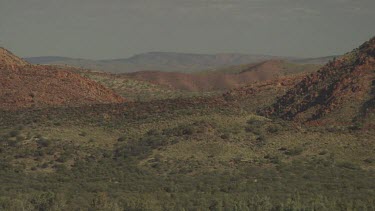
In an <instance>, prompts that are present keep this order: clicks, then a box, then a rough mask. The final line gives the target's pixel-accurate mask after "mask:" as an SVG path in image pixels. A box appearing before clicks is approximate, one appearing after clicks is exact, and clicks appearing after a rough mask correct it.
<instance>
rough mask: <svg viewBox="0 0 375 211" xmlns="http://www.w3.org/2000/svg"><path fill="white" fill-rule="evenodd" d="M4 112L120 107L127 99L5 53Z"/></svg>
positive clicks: (0, 104) (0, 105)
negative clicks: (36, 109)
mask: <svg viewBox="0 0 375 211" xmlns="http://www.w3.org/2000/svg"><path fill="white" fill-rule="evenodd" d="M0 61H1V63H0V109H5V110H9V109H19V108H26V107H43V106H65V105H67V106H74V105H82V104H102V103H119V102H122V101H123V98H121V97H119V96H118V95H116V94H115V93H114V92H112V91H111V90H109V89H107V88H105V87H104V86H102V85H100V84H98V83H96V82H94V81H91V80H89V79H87V78H84V77H82V76H80V75H78V74H76V73H72V72H70V71H66V70H63V69H61V68H58V67H52V66H34V65H30V64H28V63H27V62H25V61H23V60H22V59H20V58H18V57H16V56H14V55H13V54H11V53H10V52H9V51H7V50H5V49H2V50H1V56H0Z"/></svg>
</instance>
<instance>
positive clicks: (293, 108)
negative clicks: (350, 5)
mask: <svg viewBox="0 0 375 211" xmlns="http://www.w3.org/2000/svg"><path fill="white" fill-rule="evenodd" d="M374 108H375V37H374V38H372V39H371V40H369V41H368V42H365V43H364V44H363V45H361V46H360V47H359V48H357V49H355V50H353V51H352V52H350V53H347V54H345V55H344V56H343V57H341V58H339V59H334V60H333V61H331V62H329V63H328V64H327V65H325V66H324V67H322V68H321V69H320V70H319V71H318V72H316V73H312V74H311V75H308V76H306V77H305V78H304V79H303V80H302V81H301V82H300V83H298V84H296V85H295V86H294V87H293V88H291V89H290V90H289V91H287V93H286V94H285V95H283V96H282V97H280V98H279V99H278V100H277V102H276V103H274V104H273V105H272V106H270V107H268V108H266V109H264V110H262V111H261V113H263V114H265V115H268V116H272V115H273V116H278V117H281V118H284V119H288V120H298V121H318V122H331V123H337V122H340V123H348V122H351V123H353V122H356V121H358V120H360V121H364V122H367V123H369V124H370V125H373V124H374V123H373V122H372V121H373V120H375V118H374ZM371 122H372V123H371Z"/></svg>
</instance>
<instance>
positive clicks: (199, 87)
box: [126, 60, 318, 92]
mask: <svg viewBox="0 0 375 211" xmlns="http://www.w3.org/2000/svg"><path fill="white" fill-rule="evenodd" d="M317 67H318V66H314V67H312V66H305V65H297V64H291V63H287V62H285V61H281V60H270V61H265V62H260V63H256V64H251V65H246V66H241V67H236V68H235V67H233V71H232V70H230V69H228V70H218V71H206V72H203V73H200V74H188V73H176V72H159V71H142V72H135V73H129V74H126V76H128V77H129V78H132V79H135V80H143V81H147V82H151V83H154V84H158V85H162V86H166V87H170V88H173V89H178V90H183V91H205V92H207V91H223V90H230V89H234V88H239V87H242V86H245V85H247V84H249V83H252V82H255V81H266V80H272V79H277V78H280V77H283V76H285V75H290V74H297V73H301V72H306V71H307V72H311V71H314V70H317Z"/></svg>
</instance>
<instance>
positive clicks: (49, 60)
mask: <svg viewBox="0 0 375 211" xmlns="http://www.w3.org/2000/svg"><path fill="white" fill-rule="evenodd" d="M332 58H333V57H322V58H303V59H301V58H292V57H278V56H269V55H248V54H237V53H229V54H225V53H222V54H188V53H173V52H150V53H144V54H138V55H135V56H132V57H130V58H124V59H112V60H88V59H79V58H69V57H57V56H44V57H29V58H25V60H26V61H28V62H30V63H32V64H58V65H68V66H73V67H78V68H85V69H92V70H101V71H107V72H112V73H128V72H137V71H163V72H196V71H202V70H210V69H217V68H224V67H228V66H236V65H243V64H250V63H256V62H262V61H266V60H287V61H292V62H295V63H305V64H307V63H314V64H324V63H326V62H328V61H329V60H331V59H332Z"/></svg>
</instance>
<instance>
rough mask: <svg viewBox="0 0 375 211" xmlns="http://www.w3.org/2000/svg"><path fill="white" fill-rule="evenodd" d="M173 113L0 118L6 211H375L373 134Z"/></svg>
mask: <svg viewBox="0 0 375 211" xmlns="http://www.w3.org/2000/svg"><path fill="white" fill-rule="evenodd" d="M146 104H147V105H146ZM173 106H174V105H172V104H171V105H169V104H168V106H160V104H157V103H156V104H155V105H150V104H148V103H144V104H142V103H140V104H139V105H137V104H136V105H132V106H131V105H130V104H123V105H119V106H110V105H108V106H92V107H87V108H80V107H77V108H55V109H40V110H29V111H17V112H0V113H1V114H0V152H1V154H0V155H1V157H0V180H1V181H2V185H1V187H0V209H1V210H374V209H375V157H374V150H375V142H374V140H373V137H374V135H375V131H374V130H361V129H360V128H354V127H344V126H343V127H338V126H335V127H333V126H332V127H329V126H325V127H308V126H304V125H298V124H295V123H293V122H287V121H282V120H278V119H268V118H265V117H261V116H257V115H256V114H255V113H254V112H253V111H250V110H246V109H244V108H239V107H235V106H230V105H228V106H216V107H210V106H207V105H204V104H199V103H197V104H195V105H192V106H185V107H181V106H180V107H179V106H176V107H175V108H173V109H171V107H173Z"/></svg>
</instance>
